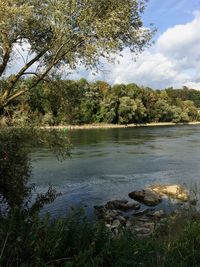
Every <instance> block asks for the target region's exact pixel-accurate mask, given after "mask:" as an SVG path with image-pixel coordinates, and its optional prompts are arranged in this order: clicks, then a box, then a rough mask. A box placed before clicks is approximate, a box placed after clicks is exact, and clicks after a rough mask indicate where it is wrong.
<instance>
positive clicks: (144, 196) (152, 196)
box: [128, 189, 162, 206]
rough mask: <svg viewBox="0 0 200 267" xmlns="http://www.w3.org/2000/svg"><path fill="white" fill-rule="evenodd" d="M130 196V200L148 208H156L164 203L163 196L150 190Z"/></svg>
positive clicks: (130, 194)
mask: <svg viewBox="0 0 200 267" xmlns="http://www.w3.org/2000/svg"><path fill="white" fill-rule="evenodd" d="M128 195H129V197H130V198H132V199H134V200H136V201H139V202H140V203H143V204H145V205H147V206H156V205H158V204H159V203H160V202H161V201H162V198H161V196H160V195H159V194H158V193H156V192H154V191H152V190H150V189H145V190H140V191H133V192H131V193H129V194H128Z"/></svg>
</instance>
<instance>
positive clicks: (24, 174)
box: [0, 128, 71, 217]
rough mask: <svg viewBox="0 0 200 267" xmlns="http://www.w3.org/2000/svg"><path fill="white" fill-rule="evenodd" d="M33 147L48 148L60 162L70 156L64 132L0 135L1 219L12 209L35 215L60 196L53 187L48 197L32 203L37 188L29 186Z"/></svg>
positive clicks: (12, 131)
mask: <svg viewBox="0 0 200 267" xmlns="http://www.w3.org/2000/svg"><path fill="white" fill-rule="evenodd" d="M31 146H40V147H41V146H43V147H46V148H49V149H51V150H52V151H54V153H55V155H57V156H58V157H59V158H61V159H62V158H65V157H67V156H69V155H70V148H71V147H70V144H69V140H68V137H67V136H66V134H65V133H62V132H61V133H58V132H56V131H46V130H45V131H43V130H39V129H36V128H31V129H29V128H27V129H24V128H13V129H12V128H5V129H2V130H1V131H0V204H1V206H0V217H1V216H4V215H5V214H7V213H8V212H9V211H10V210H13V209H18V210H21V211H26V212H28V213H34V212H36V211H38V210H40V208H41V207H42V206H43V205H44V204H46V203H49V202H52V201H53V200H54V199H55V197H56V196H57V193H56V192H55V190H54V189H53V188H51V187H50V188H49V190H48V191H47V193H45V194H38V195H37V196H36V199H35V202H34V203H32V201H31V197H32V194H31V193H32V191H33V189H34V186H33V185H31V184H30V183H29V178H30V173H31V163H30V158H29V152H30V150H29V148H30V147H31ZM30 202H31V203H32V204H31V205H30Z"/></svg>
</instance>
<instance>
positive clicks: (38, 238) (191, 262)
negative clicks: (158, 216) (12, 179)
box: [0, 210, 200, 267]
mask: <svg viewBox="0 0 200 267" xmlns="http://www.w3.org/2000/svg"><path fill="white" fill-rule="evenodd" d="M198 218H199V217H198V216H191V217H187V216H186V217H185V215H184V214H182V215H179V216H176V217H173V218H172V217H171V218H169V219H168V221H167V222H166V224H165V225H164V226H163V227H161V228H160V229H159V230H158V231H157V232H155V233H154V234H152V235H151V236H148V237H143V236H137V235H136V234H135V233H134V231H133V230H131V229H126V230H122V231H121V232H120V233H119V234H118V235H117V236H113V235H112V234H111V233H110V232H109V231H108V230H107V229H106V228H105V227H104V225H103V224H101V223H99V222H96V223H95V222H93V223H91V222H89V221H87V219H86V218H84V217H83V216H82V215H81V214H80V213H79V212H78V213H74V214H72V215H71V216H69V217H68V218H62V219H56V220H55V221H53V222H52V221H51V220H50V218H49V217H48V216H46V217H45V218H43V219H40V218H39V216H37V215H35V216H34V217H27V215H26V216H24V214H23V213H22V212H21V211H19V210H15V211H12V214H9V215H8V216H7V217H6V218H1V221H0V245H1V247H0V266H2V267H4V266H16V267H17V266H24V267H25V266H34V267H35V266H41V267H43V266H84V267H85V266H86V267H87V266H88V267H89V266H94V267H98V266H105V267H110V266H113V267H120V266H124V267H126V266H147V267H150V266H158V267H162V266H167V267H168V266H169V267H171V266H183V267H190V266H200V221H199V219H198Z"/></svg>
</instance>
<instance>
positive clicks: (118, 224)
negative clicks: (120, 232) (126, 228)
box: [112, 220, 121, 228]
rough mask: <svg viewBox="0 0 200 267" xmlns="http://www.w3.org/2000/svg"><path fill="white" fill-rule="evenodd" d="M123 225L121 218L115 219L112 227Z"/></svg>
mask: <svg viewBox="0 0 200 267" xmlns="http://www.w3.org/2000/svg"><path fill="white" fill-rule="evenodd" d="M120 226H121V223H120V221H119V220H114V221H113V223H112V228H118V227H120Z"/></svg>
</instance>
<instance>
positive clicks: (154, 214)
mask: <svg viewBox="0 0 200 267" xmlns="http://www.w3.org/2000/svg"><path fill="white" fill-rule="evenodd" d="M147 215H148V216H151V217H156V218H162V217H163V216H164V215H165V212H164V211H163V210H156V211H154V212H152V213H149V214H147Z"/></svg>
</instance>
